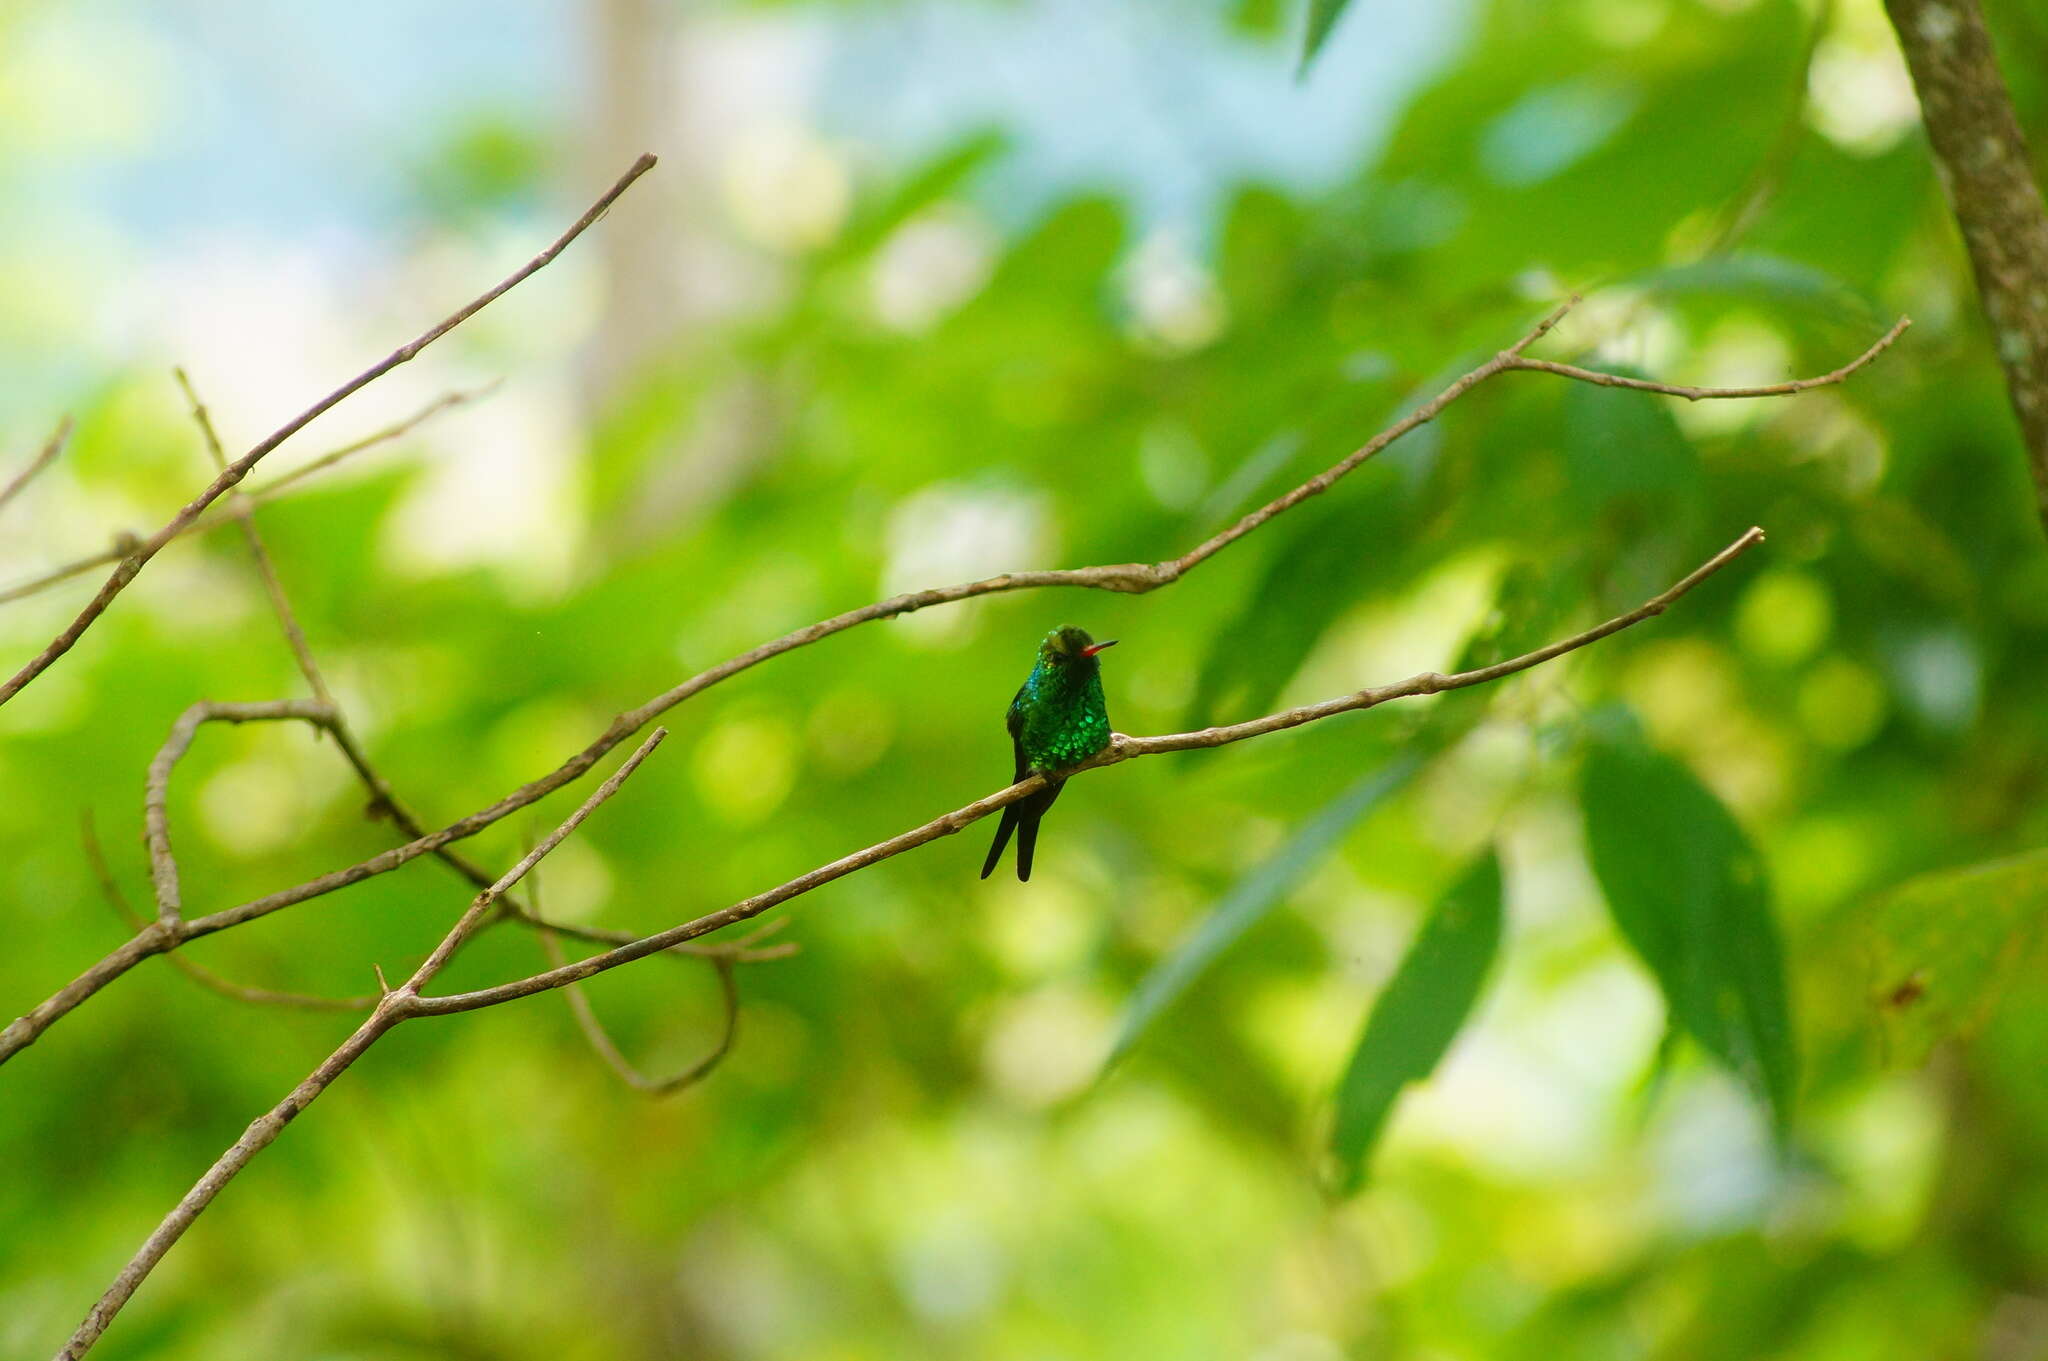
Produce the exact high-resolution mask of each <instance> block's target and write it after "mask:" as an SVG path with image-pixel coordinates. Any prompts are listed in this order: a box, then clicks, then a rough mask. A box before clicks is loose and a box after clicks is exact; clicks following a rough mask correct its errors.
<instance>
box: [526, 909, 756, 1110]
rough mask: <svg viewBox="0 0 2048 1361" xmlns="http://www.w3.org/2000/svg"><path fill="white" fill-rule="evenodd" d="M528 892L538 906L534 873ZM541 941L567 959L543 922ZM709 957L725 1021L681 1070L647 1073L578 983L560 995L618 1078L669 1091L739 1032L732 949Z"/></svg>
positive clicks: (716, 1058) (702, 1074) (708, 1065)
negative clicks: (711, 1042) (621, 1045)
mask: <svg viewBox="0 0 2048 1361" xmlns="http://www.w3.org/2000/svg"><path fill="white" fill-rule="evenodd" d="M528 896H529V897H530V898H531V899H532V901H533V904H534V908H535V910H536V911H538V910H539V908H540V883H539V880H538V879H537V878H536V879H535V881H534V885H533V889H532V892H531V893H530V894H529V895H528ZM785 920H786V919H785ZM769 924H770V925H771V926H776V925H780V924H781V923H779V922H771V923H769ZM757 934H758V933H757ZM540 944H541V949H542V950H543V951H544V952H545V953H546V954H547V957H548V964H549V966H550V967H552V968H560V967H561V966H562V965H564V964H566V963H567V962H568V960H567V959H566V958H564V956H563V954H562V942H561V938H560V937H559V936H558V935H557V934H556V933H555V932H554V931H553V930H552V929H549V928H547V927H542V928H541V930H540ZM708 962H709V963H710V965H711V968H712V971H713V972H714V973H716V974H717V975H718V987H719V993H720V996H721V997H722V998H723V999H724V1003H725V1021H724V1024H723V1026H722V1027H721V1029H720V1031H719V1035H718V1042H717V1043H716V1044H714V1045H713V1046H712V1048H711V1052H710V1053H708V1054H706V1055H705V1056H704V1057H703V1058H701V1059H698V1060H697V1061H696V1062H695V1063H692V1064H691V1065H690V1066H689V1067H687V1068H684V1069H683V1070H682V1071H680V1072H677V1073H672V1074H670V1075H669V1076H667V1077H649V1076H648V1075H647V1074H645V1073H643V1072H641V1071H640V1070H639V1069H638V1068H637V1067H635V1066H634V1064H633V1061H632V1060H631V1059H628V1058H627V1057H626V1055H625V1052H624V1051H623V1050H621V1049H620V1048H619V1046H618V1043H617V1042H616V1041H614V1040H613V1039H612V1037H611V1032H610V1031H608V1030H606V1029H605V1028H604V1022H603V1021H601V1020H599V1019H598V1016H597V1010H596V1008H594V1007H592V1006H591V1005H590V999H589V998H588V997H586V996H584V994H583V989H582V988H581V987H580V986H575V985H572V986H570V987H567V988H564V989H562V998H563V1000H564V1001H566V1002H567V1003H568V1004H569V1014H570V1015H571V1016H573V1017H574V1018H575V1020H576V1028H577V1029H578V1030H580V1031H581V1032H583V1039H584V1042H585V1043H586V1044H588V1045H589V1046H590V1048H591V1052H593V1053H595V1054H596V1055H597V1057H598V1058H599V1060H601V1061H602V1062H603V1063H604V1066H605V1067H607V1068H609V1069H611V1070H612V1072H613V1073H614V1074H615V1075H617V1077H618V1079H619V1080H620V1081H621V1082H623V1083H625V1084H626V1085H627V1086H628V1087H631V1088H632V1089H633V1090H634V1091H636V1092H642V1093H645V1094H646V1095H648V1096H655V1097H661V1096H668V1095H671V1094H672V1093H675V1092H679V1091H681V1090H683V1089H684V1088H685V1087H690V1086H694V1085H695V1084H696V1083H698V1082H701V1081H703V1080H704V1079H705V1078H706V1077H709V1076H710V1075H711V1070H712V1069H714V1068H716V1067H717V1066H718V1065H719V1064H720V1063H721V1062H723V1061H724V1059H725V1056H726V1055H728V1054H730V1053H731V1052H732V1047H733V1045H734V1043H736V1042H737V1040H738V1038H739V1029H740V989H739V981H738V979H737V978H735V977H734V968H733V960H732V957H731V956H730V955H712V956H710V958H709V961H708Z"/></svg>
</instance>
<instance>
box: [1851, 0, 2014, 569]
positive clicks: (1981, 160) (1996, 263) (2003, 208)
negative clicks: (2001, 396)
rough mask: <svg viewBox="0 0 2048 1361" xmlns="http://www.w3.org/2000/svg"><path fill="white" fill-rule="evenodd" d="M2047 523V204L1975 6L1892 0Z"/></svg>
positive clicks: (1973, 1)
mask: <svg viewBox="0 0 2048 1361" xmlns="http://www.w3.org/2000/svg"><path fill="white" fill-rule="evenodd" d="M1885 10H1886V12H1887V13H1888V14H1890V15H1891V21H1892V27H1893V28H1894V29H1895V30H1897V32H1898V35H1899V46H1900V47H1901V48H1902V49H1904V51H1905V54H1906V66H1907V67H1908V69H1910V70H1911V71H1912V73H1913V87H1914V89H1915V90H1916V91H1917V92H1918V93H1919V96H1920V113H1921V118H1922V121H1924V122H1925V123H1926V125H1927V140H1928V142H1929V143H1930V144H1932V147H1933V150H1934V167H1935V169H1936V170H1937V171H1939V172H1940V176H1941V183H1942V187H1943V188H1944V189H1945V190H1947V192H1948V198H1949V203H1950V205H1951V206H1952V207H1953V208H1954V210H1955V217H1956V224H1957V225H1958V226H1959V227H1961V228H1962V233H1963V244H1964V245H1965V246H1967V247H1968V248H1969V252H1970V267H1971V270H1972V271H1973V272H1974V273H1975V274H1976V277H1977V294H1978V297H1979V299H1980V300H1981V302H1982V304H1983V308H1984V317H1985V320H1987V321H1989V322H1990V323H1991V339H1992V342H1993V344H1994V346H1995V347H1996V349H1997V351H1998V362H1999V363H2000V364H2001V365H2003V366H2004V368H2005V386H2006V391H2007V393H2008V395H2009V396H2010V398H2011V401H2012V407H2013V412H2014V414H2016V415H2017V416H2018V417H2019V422H2020V435H2021V438H2022V439H2023V440H2024V441H2025V443H2026V449H2027V466H2028V469H2029V471H2030V472H2031V473H2032V474H2033V479H2034V500H2035V510H2036V512H2037V513H2038V514H2039V515H2040V517H2041V523H2042V525H2043V527H2044V528H2048V207H2044V206H2043V204H2042V200H2041V187H2040V185H2038V184H2037V183H2035V181H2034V171H2033V165H2034V162H2033V158H2032V156H2031V155H2030V154H2029V153H2028V150H2027V141H2026V137H2025V136H2024V135H2023V134H2022V133H2021V131H2020V122H2019V117H2018V115H2016V114H2015V113H2014V112H2013V106H2012V95H2011V94H2010V92H2008V91H2007V89H2006V86H2005V79H2004V77H2003V76H2001V75H2000V74H1999V70H1998V57H1997V54H1996V53H1995V52H1994V51H1993V50H1992V47H1991V34H1990V33H1989V31H1987V30H1986V28H1985V27H1984V16H1983V13H1982V12H1981V11H1980V10H1979V9H1978V6H1977V0H1885Z"/></svg>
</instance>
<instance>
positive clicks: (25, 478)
mask: <svg viewBox="0 0 2048 1361" xmlns="http://www.w3.org/2000/svg"><path fill="white" fill-rule="evenodd" d="M70 441H71V418H70V417H69V416H66V417H65V418H64V419H63V420H61V421H58V422H57V429H56V432H55V433H54V434H52V435H51V436H50V438H49V439H48V440H47V441H46V442H45V443H44V445H43V448H42V451H41V452H40V453H38V454H37V455H36V456H35V457H34V458H32V459H30V460H29V461H28V466H27V467H26V468H23V469H22V470H21V471H20V472H18V473H16V474H15V475H14V476H13V477H12V478H10V479H8V482H7V485H6V486H4V487H0V510H5V509H6V508H7V503H8V502H9V501H12V500H13V499H14V498H15V497H17V496H19V495H21V492H22V489H23V488H24V487H26V486H28V484H29V483H31V482H33V481H35V480H36V477H37V475H38V474H40V473H41V472H42V471H43V469H45V468H47V467H49V466H50V465H51V464H52V463H55V462H56V461H57V455H59V454H61V453H63V452H64V446H65V445H66V444H68V443H70Z"/></svg>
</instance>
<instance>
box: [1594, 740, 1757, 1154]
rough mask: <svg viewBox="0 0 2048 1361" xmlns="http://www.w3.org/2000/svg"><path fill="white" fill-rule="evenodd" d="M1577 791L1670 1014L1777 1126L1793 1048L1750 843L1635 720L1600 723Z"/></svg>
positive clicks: (1597, 856)
mask: <svg viewBox="0 0 2048 1361" xmlns="http://www.w3.org/2000/svg"><path fill="white" fill-rule="evenodd" d="M1580 803H1581V805H1582V807H1583V808H1584V810H1585V816H1586V842H1587V849H1588V851H1589V853H1590V855H1591V858H1592V862H1593V872H1594V874H1595V875H1596V876H1597V877H1598V879H1599V881H1600V889H1601V892H1602V893H1604V894H1605V895H1606V897H1607V908H1608V911H1609V912H1610V913H1612V914H1613V917H1614V922H1615V925H1616V926H1618V927H1619V928H1620V929H1621V934H1622V936H1623V938H1624V939H1626V940H1627V941H1628V943H1629V945H1630V947H1631V948H1633V949H1634V950H1635V952H1636V954H1637V955H1639V956H1640V957H1641V958H1642V960H1643V962H1644V963H1645V964H1647V965H1649V967H1650V972H1651V973H1652V974H1653V975H1655V976H1656V979H1657V986H1658V987H1659V988H1660V989H1662V991H1663V993H1664V1001H1665V1005H1666V1006H1667V1007H1668V1008H1669V1010H1670V1015H1671V1018H1672V1019H1673V1021H1675V1022H1676V1023H1677V1025H1678V1026H1679V1027H1681V1028H1682V1029H1683V1030H1684V1031H1685V1032H1686V1033H1687V1034H1688V1035H1690V1036H1692V1038H1693V1039H1695V1040H1697V1041H1698V1042H1699V1043H1700V1045H1701V1046H1702V1047H1703V1048H1705V1049H1706V1051H1707V1052H1708V1053H1709V1054H1711V1055H1713V1056H1714V1057H1715V1058H1716V1059H1717V1060H1719V1061H1720V1062H1721V1063H1722V1064H1723V1065H1725V1066H1726V1067H1727V1068H1728V1069H1729V1071H1731V1072H1733V1073H1734V1074H1735V1075H1736V1076H1737V1077H1738V1078H1740V1079H1741V1080H1742V1082H1743V1083H1744V1085H1746V1086H1747V1087H1749V1088H1750V1090H1751V1091H1752V1092H1754V1093H1755V1094H1756V1096H1757V1097H1758V1098H1759V1099H1761V1100H1762V1101H1763V1102H1764V1103H1765V1105H1766V1106H1767V1107H1768V1108H1769V1110H1770V1113H1771V1120H1772V1124H1773V1126H1774V1128H1775V1129H1776V1130H1777V1132H1778V1134H1779V1136H1780V1138H1783V1136H1784V1135H1785V1133H1786V1132H1787V1131H1788V1130H1789V1128H1790V1125H1791V1119H1792V1102H1793V1096H1794V1092H1795V1090H1796V1087H1797V1083H1798V1059H1797V1055H1796V1053H1795V1051H1794V1048H1793V1040H1792V1022H1791V1003H1790V1000H1789V997H1788V993H1787V989H1786V985H1785V962H1784V956H1783V949H1782V947H1781V945H1780V942H1779V938H1778V928H1777V923H1776V921H1775V920H1774V919H1773V918H1772V915H1771V904H1770V889H1769V885H1768V883H1767V881H1766V879H1765V875H1764V870H1763V864H1762V862H1761V860H1760V859H1759V858H1758V856H1757V853H1756V850H1755V848H1754V847H1752V846H1751V845H1750V844H1749V839H1748V838H1747V837H1746V836H1744V835H1743V832H1742V829H1741V828H1740V827H1739V826H1737V825H1736V822H1735V819H1734V818H1733V817H1732V816H1730V815H1729V812H1728V810H1727V809H1726V808H1724V807H1723V806H1722V805H1721V801H1720V800H1719V799H1717V798H1715V797H1714V795H1713V793H1712V792H1711V791H1709V790H1708V789H1707V787H1706V786H1705V785H1703V784H1701V783H1700V781H1699V779H1698V778H1697V777H1696V776H1695V775H1694V774H1693V773H1692V771H1691V770H1689V769H1687V768H1686V766H1685V765H1684V764H1683V763H1681V762H1679V761H1676V760H1674V759H1672V758H1671V757H1669V756H1666V755H1664V754H1663V753H1661V752H1657V751H1653V750H1652V749H1650V748H1649V747H1648V746H1646V745H1645V744H1644V743H1643V741H1642V739H1641V737H1640V736H1639V735H1637V734H1636V733H1635V732H1634V731H1633V729H1632V728H1631V729H1630V730H1628V731H1624V732H1617V731H1612V730H1610V731H1604V732H1600V733H1598V734H1596V736H1595V738H1594V740H1593V742H1592V745H1591V748H1590V750H1589V751H1588V753H1587V756H1586V765H1585V770H1584V773H1583V776H1582V781H1581V785H1580Z"/></svg>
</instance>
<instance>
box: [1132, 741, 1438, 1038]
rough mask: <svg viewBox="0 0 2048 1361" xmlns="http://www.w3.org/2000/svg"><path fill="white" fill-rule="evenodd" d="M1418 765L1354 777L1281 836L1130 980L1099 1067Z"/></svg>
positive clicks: (1413, 761) (1401, 763)
mask: <svg viewBox="0 0 2048 1361" xmlns="http://www.w3.org/2000/svg"><path fill="white" fill-rule="evenodd" d="M1421 764H1422V757H1421V756H1420V755H1419V754H1418V753H1416V752H1412V751H1411V752H1406V753H1403V754H1402V755H1400V756H1398V757H1396V758H1394V759H1393V760H1392V761H1389V762H1388V763H1387V764H1386V765H1384V766H1382V767H1380V768H1379V769H1378V770H1375V771H1373V772H1372V773H1371V774H1369V775H1366V776H1363V777H1362V778H1360V779H1358V780H1357V781H1355V782H1354V783H1353V784H1352V785H1351V786H1350V788H1348V789H1346V790H1345V791H1344V792H1343V793H1341V794H1339V795H1338V796H1337V797H1336V798H1335V799H1333V800H1331V802H1330V803H1329V805H1328V806H1326V807H1325V808H1324V809H1323V810H1322V811H1321V812H1319V813H1317V814H1316V815H1315V817H1314V818H1312V819H1310V820H1309V821H1308V822H1307V823H1306V824H1304V825H1303V826H1302V827H1301V829H1300V830H1299V831H1297V832H1295V834H1294V835H1293V836H1291V837H1289V838H1288V839H1287V842H1286V844H1285V845H1283V846H1281V847H1280V849H1279V850H1278V851H1276V852H1275V853H1274V854H1273V855H1272V857H1271V858H1270V859H1268V860H1266V861H1264V862H1263V863H1261V864H1260V865H1259V866H1258V867H1257V868H1256V869H1254V870H1252V871H1251V872H1250V873H1249V874H1247V875H1245V876H1244V877H1243V878H1242V879H1240V880H1238V881H1237V883H1236V884H1234V885H1232V886H1231V889H1230V891H1229V892H1228V893H1226V894H1224V896H1223V901H1221V902H1220V903H1218V904H1217V905H1216V909H1215V911H1213V912H1211V913H1210V914H1209V915H1208V917H1206V918H1205V919H1204V920H1203V921H1202V923H1201V925H1199V926H1197V927H1196V928H1195V929H1194V931H1192V932H1191V933H1190V934H1189V935H1188V936H1187V938H1186V939H1184V940H1183V941H1181V943H1180V944H1179V945H1177V946H1175V947H1174V949H1173V952H1172V953H1171V954H1169V955H1167V957H1166V958H1165V959H1163V960H1161V961H1160V962H1159V963H1158V964H1157V965H1156V966H1155V967H1154V968H1153V970H1152V972H1151V973H1149V974H1147V975H1146V976H1145V978H1144V979H1143V981H1141V982H1140V983H1139V984H1138V988H1137V991H1136V992H1135V993H1133V994H1132V995H1131V1002H1130V1005H1129V1006H1128V1007H1127V1008H1125V1010H1124V1020H1123V1026H1122V1028H1121V1029H1120V1030H1119V1031H1118V1032H1117V1038H1116V1044H1115V1045H1114V1046H1112V1047H1111V1049H1110V1053H1109V1058H1108V1060H1107V1061H1106V1062H1105V1065H1104V1066H1105V1067H1107V1066H1108V1065H1109V1064H1114V1063H1115V1062H1116V1061H1117V1060H1118V1059H1120V1058H1122V1057H1123V1056H1124V1055H1125V1054H1127V1053H1129V1052H1130V1051H1131V1048H1132V1047H1133V1046H1134V1045H1136V1044H1137V1042H1138V1040H1139V1038H1140V1037H1141V1036H1143V1035H1144V1033H1145V1031H1146V1029H1147V1028H1148V1027H1149V1026H1150V1025H1151V1024H1152V1022H1153V1021H1155V1020H1157V1019H1158V1018H1159V1015H1160V1013H1161V1012H1163V1011H1165V1010H1166V1009H1167V1008H1168V1007H1170V1006H1172V1005H1173V1004H1174V1002H1175V1001H1177V1000H1178V999H1179V998H1180V996H1181V995H1182V994H1183V993H1185V992H1186V991H1187V990H1188V988H1189V987H1190V986H1191V985H1192V984H1193V983H1194V981H1195V980H1196V979H1197V978H1199V977H1201V976H1202V974H1203V973H1204V972H1205V971H1206V970H1207V969H1208V968H1209V966H1210V965H1211V964H1214V963H1215V962H1216V960H1217V958H1218V957H1219V956H1220V955H1222V954H1223V952H1224V951H1226V950H1228V949H1229V948H1230V947H1231V946H1233V945H1235V944H1236V943H1237V942H1238V941H1239V940H1241V939H1242V938H1243V937H1244V934H1245V932H1247V931H1249V930H1250V929H1251V928H1252V927H1253V926H1255V925H1257V924H1258V923H1259V921H1260V920H1262V919H1263V918H1264V917H1265V916H1266V914H1267V913H1269V912H1271V911H1272V910H1273V909H1274V908H1275V907H1277V906H1278V905H1279V904H1280V901H1281V900H1282V899H1283V898H1285V897H1286V896H1287V894H1288V893H1289V892H1290V891H1292V890H1293V888H1294V886H1295V885H1296V884H1299V883H1300V882H1301V881H1302V879H1303V878H1304V877H1306V876H1307V875H1308V873H1309V871H1311V870H1313V869H1314V868H1315V867H1316V866H1317V865H1319V864H1321V863H1322V862H1323V859H1324V857H1325V856H1327V855H1329V853H1330V852H1331V851H1333V850H1335V849H1336V847H1337V845H1338V843H1339V842H1341V841H1342V840H1343V839H1344V836H1345V834H1346V833H1347V832H1349V831H1350V830H1351V829H1352V828H1353V827H1355V826H1357V825H1358V822H1359V820H1360V819H1361V818H1363V817H1364V816H1365V815H1366V814H1367V813H1369V812H1371V811H1372V810H1373V809H1374V808H1376V807H1378V806H1379V805H1380V804H1381V803H1382V802H1384V801H1385V800H1386V799H1387V798H1388V797H1389V796H1391V795H1392V794H1393V793H1394V792H1395V791H1396V790H1398V789H1400V787H1401V786H1402V785H1403V784H1405V783H1407V781H1408V778H1409V776H1411V775H1413V774H1414V773H1415V772H1416V770H1417V768H1419V767H1420V765H1421Z"/></svg>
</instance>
